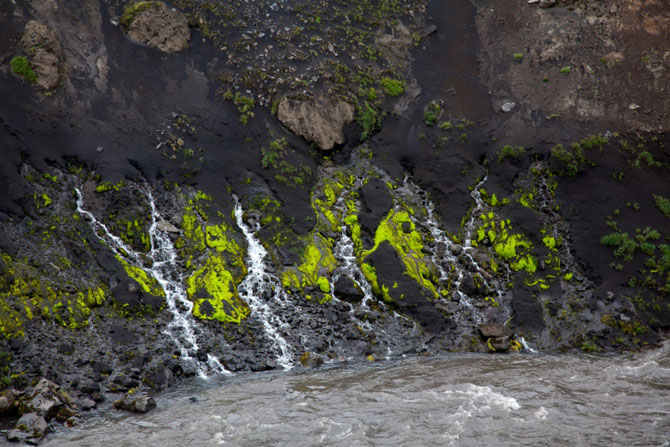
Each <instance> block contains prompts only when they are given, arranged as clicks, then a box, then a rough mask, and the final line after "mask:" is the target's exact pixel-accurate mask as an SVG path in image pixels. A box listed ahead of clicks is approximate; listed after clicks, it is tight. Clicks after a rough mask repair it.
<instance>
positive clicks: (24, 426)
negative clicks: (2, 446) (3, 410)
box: [7, 413, 49, 444]
mask: <svg viewBox="0 0 670 447" xmlns="http://www.w3.org/2000/svg"><path fill="white" fill-rule="evenodd" d="M48 427H49V426H48V424H47V421H46V420H45V419H44V418H43V417H42V416H40V415H39V414H37V413H26V414H24V415H23V416H21V418H20V419H19V420H18V421H17V422H16V429H15V430H10V431H8V432H7V439H8V440H10V441H25V442H29V443H31V444H36V443H37V442H39V440H40V439H42V438H43V437H44V435H45V434H46V432H47V428H48Z"/></svg>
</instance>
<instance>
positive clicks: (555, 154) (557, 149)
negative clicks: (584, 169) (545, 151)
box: [550, 143, 586, 177]
mask: <svg viewBox="0 0 670 447" xmlns="http://www.w3.org/2000/svg"><path fill="white" fill-rule="evenodd" d="M571 148H572V150H567V149H565V148H564V147H563V145H562V144H557V145H556V146H554V147H552V148H551V151H550V155H551V157H552V158H554V159H556V160H558V161H560V162H561V163H562V164H563V165H564V168H565V169H563V170H562V171H561V172H560V174H561V175H567V176H570V177H574V176H575V175H577V172H579V168H580V166H581V165H582V164H584V162H586V157H585V155H584V150H583V149H582V146H581V145H580V144H579V143H574V144H572V146H571Z"/></svg>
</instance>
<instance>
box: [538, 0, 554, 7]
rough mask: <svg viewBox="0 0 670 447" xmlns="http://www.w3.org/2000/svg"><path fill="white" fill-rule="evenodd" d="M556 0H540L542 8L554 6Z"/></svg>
mask: <svg viewBox="0 0 670 447" xmlns="http://www.w3.org/2000/svg"><path fill="white" fill-rule="evenodd" d="M554 3H556V0H540V8H550V7H552V6H554Z"/></svg>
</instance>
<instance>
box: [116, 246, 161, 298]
mask: <svg viewBox="0 0 670 447" xmlns="http://www.w3.org/2000/svg"><path fill="white" fill-rule="evenodd" d="M116 259H118V261H119V262H120V263H121V265H122V266H123V269H124V270H125V271H126V273H127V274H128V276H130V277H131V278H132V279H134V280H135V281H136V282H137V283H138V284H139V285H140V287H141V288H142V290H143V291H144V292H145V293H149V294H151V295H153V296H162V297H164V296H165V291H164V290H163V288H162V287H161V285H160V284H158V281H157V280H156V278H152V277H150V276H149V275H147V272H145V271H144V270H142V269H141V268H139V267H136V266H134V265H130V264H129V263H128V262H127V261H126V260H124V259H123V258H121V256H119V255H116Z"/></svg>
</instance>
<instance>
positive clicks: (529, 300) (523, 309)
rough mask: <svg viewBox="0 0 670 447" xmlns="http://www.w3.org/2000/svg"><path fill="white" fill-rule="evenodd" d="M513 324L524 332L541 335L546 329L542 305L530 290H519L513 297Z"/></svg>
mask: <svg viewBox="0 0 670 447" xmlns="http://www.w3.org/2000/svg"><path fill="white" fill-rule="evenodd" d="M512 310H513V311H514V319H513V320H512V324H513V325H514V326H515V327H516V328H519V330H522V331H530V332H533V333H540V332H541V331H542V330H543V329H544V320H543V311H542V305H541V304H540V302H539V301H538V299H537V298H535V297H534V296H533V294H532V292H530V291H529V290H526V289H517V290H515V291H514V296H513V297H512Z"/></svg>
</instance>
